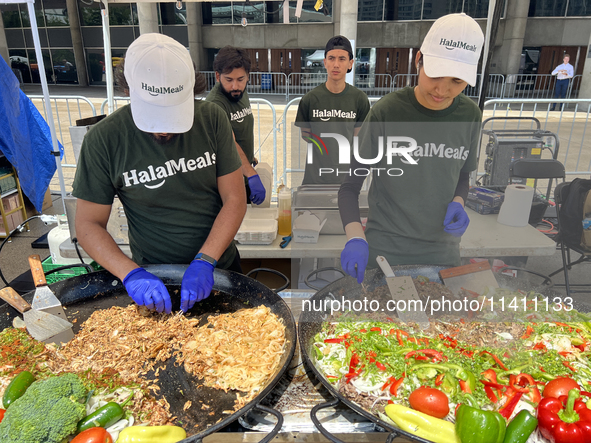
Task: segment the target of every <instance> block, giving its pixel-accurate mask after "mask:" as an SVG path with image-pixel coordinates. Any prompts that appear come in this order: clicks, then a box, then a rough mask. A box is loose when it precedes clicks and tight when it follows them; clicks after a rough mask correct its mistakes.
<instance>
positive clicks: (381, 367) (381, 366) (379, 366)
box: [376, 361, 387, 371]
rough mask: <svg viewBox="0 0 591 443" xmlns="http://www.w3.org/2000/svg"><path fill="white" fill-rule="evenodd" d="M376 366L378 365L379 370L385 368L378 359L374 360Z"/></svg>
mask: <svg viewBox="0 0 591 443" xmlns="http://www.w3.org/2000/svg"><path fill="white" fill-rule="evenodd" d="M376 366H377V367H378V369H379V370H380V371H385V370H386V369H387V368H386V366H384V365H383V364H382V363H380V362H379V361H376Z"/></svg>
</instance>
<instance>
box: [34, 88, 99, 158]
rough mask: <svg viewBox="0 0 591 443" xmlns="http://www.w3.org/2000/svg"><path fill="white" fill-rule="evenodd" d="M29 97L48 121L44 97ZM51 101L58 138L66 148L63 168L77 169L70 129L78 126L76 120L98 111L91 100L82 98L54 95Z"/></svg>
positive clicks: (50, 98)
mask: <svg viewBox="0 0 591 443" xmlns="http://www.w3.org/2000/svg"><path fill="white" fill-rule="evenodd" d="M27 97H29V99H31V101H32V102H33V104H34V105H35V106H36V107H37V109H38V110H39V112H41V114H43V117H44V118H45V120H47V111H46V109H45V98H44V97H43V96H42V95H28V96H27ZM49 100H50V102H51V109H52V114H53V118H54V121H55V124H56V136H57V139H58V140H59V142H60V143H61V144H62V145H63V146H64V156H63V158H62V166H63V167H64V168H75V167H76V162H75V159H74V151H73V149H72V143H71V138H70V131H69V129H68V128H69V127H70V126H76V120H79V119H82V118H87V117H93V116H96V109H95V107H94V104H92V102H91V101H90V100H89V99H87V98H86V97H82V96H75V95H52V96H50V97H49Z"/></svg>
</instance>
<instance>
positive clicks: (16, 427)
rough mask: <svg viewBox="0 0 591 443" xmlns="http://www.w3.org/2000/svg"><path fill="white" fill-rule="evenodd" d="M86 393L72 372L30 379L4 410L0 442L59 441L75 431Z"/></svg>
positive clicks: (84, 409) (84, 411) (83, 413)
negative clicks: (19, 395) (26, 386)
mask: <svg viewBox="0 0 591 443" xmlns="http://www.w3.org/2000/svg"><path fill="white" fill-rule="evenodd" d="M86 394H87V390H86V388H85V387H84V385H83V384H82V382H81V381H80V379H79V378H78V376H76V375H75V374H64V375H60V376H57V377H50V378H47V379H45V380H39V381H36V382H34V383H33V384H32V385H31V386H29V389H27V391H26V392H25V394H24V395H23V396H22V397H21V398H19V399H17V400H16V401H15V402H14V403H12V404H11V405H10V407H9V408H8V409H7V410H6V414H5V415H4V419H3V420H2V422H1V423H0V442H2V443H5V442H6V443H8V442H10V443H32V442H44V443H60V442H61V441H63V440H64V439H65V438H66V437H67V436H68V435H70V434H73V433H75V432H76V425H77V424H78V422H79V421H80V420H81V419H82V418H84V417H85V416H86V406H85V405H84V403H85V400H86Z"/></svg>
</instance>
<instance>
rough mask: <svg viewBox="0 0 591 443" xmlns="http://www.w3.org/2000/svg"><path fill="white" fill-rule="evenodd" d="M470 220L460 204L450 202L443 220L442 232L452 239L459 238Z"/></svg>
mask: <svg viewBox="0 0 591 443" xmlns="http://www.w3.org/2000/svg"><path fill="white" fill-rule="evenodd" d="M469 224H470V219H469V218H468V214H466V211H465V209H464V207H463V206H462V204H461V203H458V202H451V203H450V204H449V205H447V212H446V213H445V219H443V230H444V231H445V232H447V233H448V234H451V235H453V236H454V237H461V236H462V234H464V232H466V229H467V228H468V225H469Z"/></svg>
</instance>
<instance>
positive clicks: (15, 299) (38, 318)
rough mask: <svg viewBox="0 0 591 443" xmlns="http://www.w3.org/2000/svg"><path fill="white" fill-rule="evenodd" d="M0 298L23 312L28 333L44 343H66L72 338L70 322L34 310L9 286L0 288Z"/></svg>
mask: <svg viewBox="0 0 591 443" xmlns="http://www.w3.org/2000/svg"><path fill="white" fill-rule="evenodd" d="M0 298H1V299H2V300H4V301H5V302H6V303H8V304H9V305H10V306H12V307H13V308H14V309H16V310H17V311H18V312H20V313H21V314H23V319H24V320H25V326H26V327H27V331H29V334H31V336H32V337H33V338H34V339H35V340H39V341H42V342H44V343H56V344H59V343H60V342H61V343H66V342H68V341H69V340H71V339H72V338H74V332H73V331H72V323H70V322H69V321H66V320H62V319H61V318H59V317H56V316H55V315H51V314H48V313H46V312H41V311H36V310H35V309H32V308H31V305H30V304H29V303H27V301H26V300H25V299H24V298H22V297H21V296H20V295H19V294H18V293H17V292H16V291H15V290H14V289H12V288H11V287H10V286H8V287H6V288H4V289H2V290H0Z"/></svg>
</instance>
